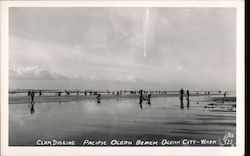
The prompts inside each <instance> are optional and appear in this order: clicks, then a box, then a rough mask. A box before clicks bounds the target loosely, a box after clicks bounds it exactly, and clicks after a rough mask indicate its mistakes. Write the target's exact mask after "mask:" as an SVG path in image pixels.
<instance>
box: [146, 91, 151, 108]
mask: <svg viewBox="0 0 250 156" xmlns="http://www.w3.org/2000/svg"><path fill="white" fill-rule="evenodd" d="M147 97H148V99H147V100H148V104H149V105H150V104H151V102H150V98H151V93H149V94H148V96H147Z"/></svg>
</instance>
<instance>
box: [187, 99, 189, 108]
mask: <svg viewBox="0 0 250 156" xmlns="http://www.w3.org/2000/svg"><path fill="white" fill-rule="evenodd" d="M187 109H189V99H188V100H187Z"/></svg>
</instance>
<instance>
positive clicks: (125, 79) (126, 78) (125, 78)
mask: <svg viewBox="0 0 250 156" xmlns="http://www.w3.org/2000/svg"><path fill="white" fill-rule="evenodd" d="M116 81H121V82H136V80H135V78H134V77H133V76H122V77H119V78H118V79H116Z"/></svg>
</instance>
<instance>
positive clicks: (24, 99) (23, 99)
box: [9, 94, 228, 104]
mask: <svg viewBox="0 0 250 156" xmlns="http://www.w3.org/2000/svg"><path fill="white" fill-rule="evenodd" d="M214 95H216V96H218V95H221V96H223V95H222V94H210V95H209V96H208V95H204V94H190V97H192V96H207V97H211V96H214ZM156 97H179V94H152V96H151V98H156ZM124 98H125V99H127V98H134V99H135V98H136V99H138V100H139V95H118V96H117V95H109V94H108V95H101V100H102V99H124ZM184 98H185V96H184ZM220 98H222V97H220ZM226 99H228V98H227V97H226ZM80 100H96V95H87V96H85V95H69V96H39V95H38V96H35V100H34V101H35V103H41V102H43V103H49V102H70V101H80ZM24 103H30V97H28V96H9V104H24Z"/></svg>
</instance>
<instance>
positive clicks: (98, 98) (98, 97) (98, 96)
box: [96, 94, 101, 103]
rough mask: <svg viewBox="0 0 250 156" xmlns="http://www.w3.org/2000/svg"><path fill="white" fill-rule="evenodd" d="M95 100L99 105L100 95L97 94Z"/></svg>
mask: <svg viewBox="0 0 250 156" xmlns="http://www.w3.org/2000/svg"><path fill="white" fill-rule="evenodd" d="M96 99H97V103H101V102H100V100H101V94H97V97H96Z"/></svg>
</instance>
